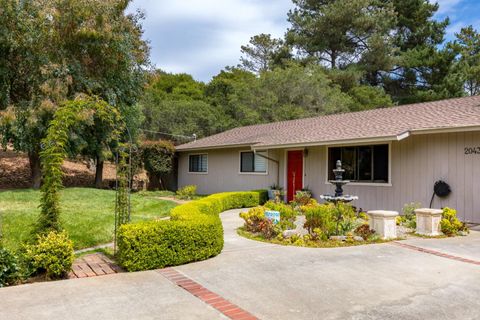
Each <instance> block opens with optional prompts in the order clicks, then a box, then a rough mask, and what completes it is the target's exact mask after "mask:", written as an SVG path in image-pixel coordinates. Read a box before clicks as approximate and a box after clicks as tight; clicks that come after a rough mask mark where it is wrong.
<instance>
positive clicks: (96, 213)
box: [0, 188, 176, 250]
mask: <svg viewBox="0 0 480 320" xmlns="http://www.w3.org/2000/svg"><path fill="white" fill-rule="evenodd" d="M156 196H157V195H156V194H155V193H150V192H142V193H139V194H132V196H131V204H132V217H131V218H132V221H141V220H151V219H156V218H161V217H165V216H168V214H169V212H170V210H171V209H172V208H173V207H175V206H176V204H175V203H174V202H172V201H165V200H160V199H157V198H156ZM39 203H40V191H38V190H31V189H23V190H12V191H2V192H0V223H1V226H0V227H1V231H2V235H3V243H4V245H5V246H6V247H8V248H11V249H14V250H15V249H18V248H19V247H20V246H21V243H22V242H24V241H26V240H28V239H29V238H30V237H31V236H32V235H31V232H32V231H31V230H32V226H33V224H34V223H35V222H36V219H37V217H38V214H39V212H40V209H39V207H38V206H39ZM60 206H61V210H62V212H61V223H62V226H63V228H64V229H65V230H66V231H67V232H68V233H69V235H70V238H71V239H72V240H73V242H74V246H75V249H82V248H88V247H92V246H95V245H98V244H103V243H108V242H111V241H113V230H114V221H115V216H114V209H115V191H112V190H99V189H90V188H68V189H64V190H62V193H61V204H60Z"/></svg>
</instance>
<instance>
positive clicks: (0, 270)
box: [0, 247, 19, 288]
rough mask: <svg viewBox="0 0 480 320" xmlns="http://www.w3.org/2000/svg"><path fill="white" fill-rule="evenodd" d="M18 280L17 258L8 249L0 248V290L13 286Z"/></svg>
mask: <svg viewBox="0 0 480 320" xmlns="http://www.w3.org/2000/svg"><path fill="white" fill-rule="evenodd" d="M18 278H19V267H18V259H17V257H16V256H15V255H14V254H13V253H11V252H10V251H9V250H8V249H6V248H3V247H0V288H1V287H4V286H9V285H12V284H14V283H15V282H16V281H17V280H18Z"/></svg>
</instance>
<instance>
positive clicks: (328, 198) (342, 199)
mask: <svg viewBox="0 0 480 320" xmlns="http://www.w3.org/2000/svg"><path fill="white" fill-rule="evenodd" d="M320 199H322V200H325V201H327V202H352V201H354V200H358V197H357V196H351V195H342V196H334V195H330V194H322V195H320Z"/></svg>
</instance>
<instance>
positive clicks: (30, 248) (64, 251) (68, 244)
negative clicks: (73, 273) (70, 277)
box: [26, 231, 75, 279]
mask: <svg viewBox="0 0 480 320" xmlns="http://www.w3.org/2000/svg"><path fill="white" fill-rule="evenodd" d="M26 256H27V258H28V259H29V260H30V261H31V264H32V266H33V267H34V268H36V270H37V273H45V276H46V278H47V279H59V278H62V277H64V276H66V274H67V273H68V271H70V269H71V268H72V264H73V260H74V258H75V255H74V251H73V242H72V241H71V240H70V239H69V238H68V235H67V233H66V232H65V231H63V232H55V231H51V232H50V233H48V234H46V235H43V236H38V240H37V243H36V244H33V245H27V247H26Z"/></svg>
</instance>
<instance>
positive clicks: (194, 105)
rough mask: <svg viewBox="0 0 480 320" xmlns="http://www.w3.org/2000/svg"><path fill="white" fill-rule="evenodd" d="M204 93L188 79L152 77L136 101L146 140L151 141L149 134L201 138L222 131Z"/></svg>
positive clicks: (219, 114)
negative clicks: (139, 107)
mask: <svg viewBox="0 0 480 320" xmlns="http://www.w3.org/2000/svg"><path fill="white" fill-rule="evenodd" d="M204 91H205V85H204V84H203V83H201V82H197V81H195V80H194V79H193V78H192V76H190V75H187V74H169V73H164V72H157V73H155V74H154V75H153V76H152V77H151V82H150V83H149V85H148V86H147V88H146V90H145V94H144V95H143V98H142V99H141V101H140V105H141V108H142V110H143V115H144V122H143V124H142V126H143V129H144V130H146V134H147V137H148V138H150V139H153V138H154V137H155V134H150V133H149V131H156V132H162V133H167V134H174V135H183V136H189V137H191V136H193V134H196V135H197V136H198V137H203V136H206V135H210V134H213V133H217V132H218V131H220V130H222V129H223V128H224V127H223V124H224V117H225V116H224V114H223V112H222V111H221V109H219V108H215V107H214V106H212V105H210V104H209V103H208V102H206V97H205V93H204ZM147 130H148V131H147Z"/></svg>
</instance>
